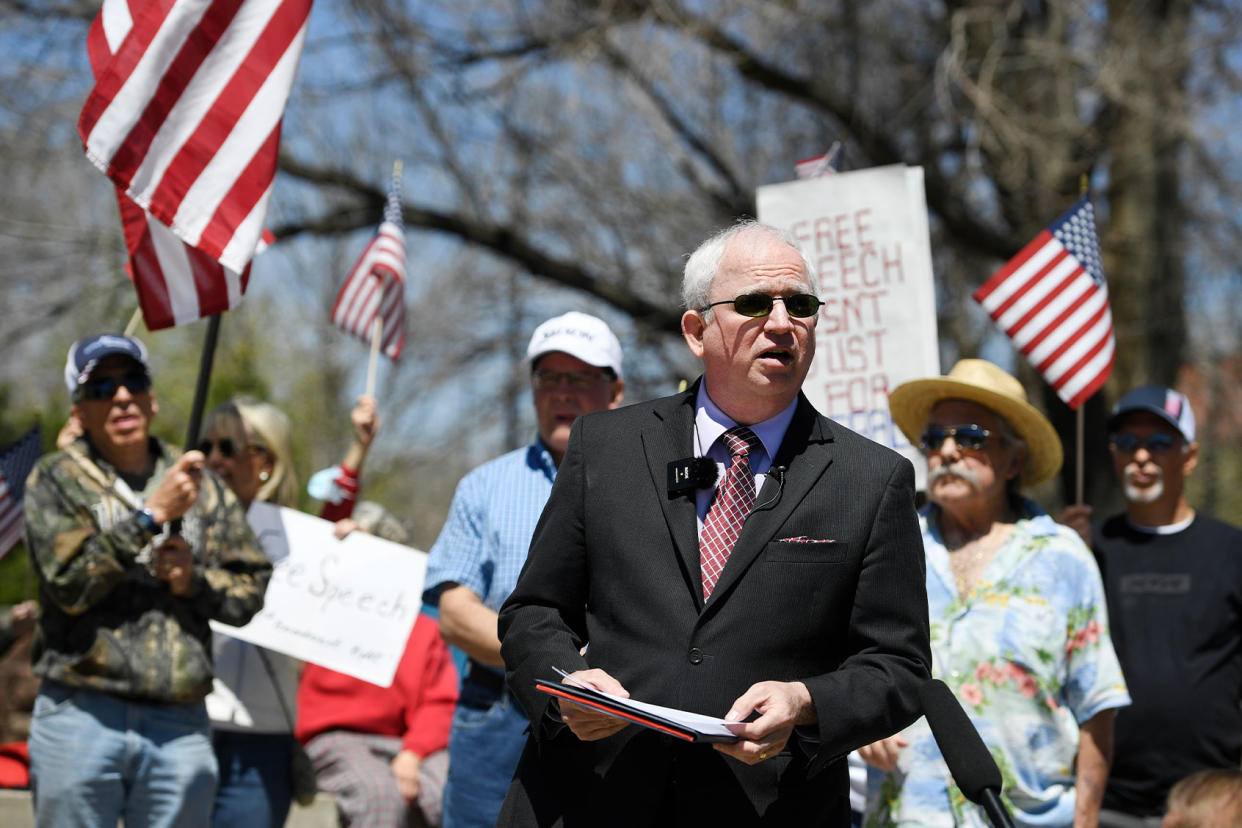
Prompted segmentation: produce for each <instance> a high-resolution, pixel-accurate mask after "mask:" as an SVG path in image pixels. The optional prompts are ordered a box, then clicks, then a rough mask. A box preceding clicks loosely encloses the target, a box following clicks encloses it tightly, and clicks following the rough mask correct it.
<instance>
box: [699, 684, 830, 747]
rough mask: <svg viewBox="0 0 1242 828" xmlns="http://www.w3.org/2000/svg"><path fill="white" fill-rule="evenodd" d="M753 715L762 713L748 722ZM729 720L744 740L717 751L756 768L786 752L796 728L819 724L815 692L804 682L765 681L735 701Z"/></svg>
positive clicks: (727, 716)
mask: <svg viewBox="0 0 1242 828" xmlns="http://www.w3.org/2000/svg"><path fill="white" fill-rule="evenodd" d="M752 713H758V714H759V718H757V719H755V720H754V721H752V722H744V721H743V720H744V719H746V718H749V717H750V715H751V714H752ZM725 721H726V722H731V723H736V724H734V725H732V726H731V729H734V732H736V733H737V734H738V736H740V737H741V739H740V740H739V741H737V742H733V743H731V744H718V745H716V746H715V747H716V750H718V751H720V752H721V753H725V754H728V755H729V756H732V757H733V758H734V759H738V760H740V761H742V762H745V763H746V764H748V765H755V764H758V763H759V762H762V761H764V760H766V759H771V758H772V757H773V756H775V755H777V754H778V753H780V752H781V751H782V750H784V749H785V744H786V742H788V741H789V737H790V736H791V735H792V734H793V729H794V727H795V726H796V725H811V724H815V723H816V722H817V721H818V716H817V715H816V712H815V704H814V702H813V701H812V700H811V693H810V691H809V690H807V688H806V685H805V684H803V683H802V682H800V681H761V682H758V683H757V684H753V685H751V687H750V689H749V690H747V691H746V692H745V693H743V694H742V695H741V696H740V697H739V698H738V700H737V701H735V702H733V706H732V707H731V708H730V709H729V712H728V713H726V714H725ZM739 725H740V727H739Z"/></svg>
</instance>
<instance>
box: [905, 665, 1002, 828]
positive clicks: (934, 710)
mask: <svg viewBox="0 0 1242 828" xmlns="http://www.w3.org/2000/svg"><path fill="white" fill-rule="evenodd" d="M919 700H920V701H921V702H922V703H923V713H924V715H926V716H927V724H928V725H930V726H931V732H932V735H933V736H935V737H936V744H938V745H939V746H940V753H941V755H942V756H944V762H945V764H946V765H948V766H949V773H951V774H953V781H954V782H956V783H957V787H958V788H959V789H960V790H961V792H962V794H963V795H964V796H965V797H966V798H967V799H969V800H970V801H971V802H974V803H975V804H976V805H980V806H982V807H983V810H984V812H985V813H987V815H988V819H989V820H990V821H991V823H992V824H993V825H995V826H996V828H1013V818H1012V817H1010V816H1009V811H1007V810H1006V809H1005V805H1004V803H1003V802H1001V798H1000V790H1001V774H1000V768H998V767H996V760H995V759H993V758H992V754H990V753H988V749H987V746H986V745H984V744H983V739H981V738H980V737H979V731H977V730H975V726H974V725H973V724H971V722H970V717H969V716H967V715H966V711H965V710H963V709H962V706H961V705H960V704H958V703H957V699H956V698H954V696H953V691H952V690H950V689H949V688H948V687H947V686H946V685H945V683H944V682H943V681H940V680H939V679H929V680H928V681H925V682H923V686H922V687H920V688H919Z"/></svg>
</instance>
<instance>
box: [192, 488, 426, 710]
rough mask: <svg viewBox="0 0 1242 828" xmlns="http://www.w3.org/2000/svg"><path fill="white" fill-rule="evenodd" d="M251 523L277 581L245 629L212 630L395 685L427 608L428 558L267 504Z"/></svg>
mask: <svg viewBox="0 0 1242 828" xmlns="http://www.w3.org/2000/svg"><path fill="white" fill-rule="evenodd" d="M246 517H247V518H248V519H249V521H250V527H251V528H252V529H254V533H255V535H257V536H258V538H259V545H260V546H262V547H263V551H264V553H265V554H266V555H267V557H268V559H269V560H271V562H272V565H273V572H272V579H271V581H269V582H268V585H267V593H266V595H265V596H264V599H263V609H262V610H260V611H259V613H258V614H257V615H255V617H254V618H252V619H250V623H249V624H247V625H246V626H244V627H230V626H228V625H227V624H221V623H219V622H218V621H212V622H211V629H212V631H213V632H216V633H221V634H223V635H231V636H233V637H234V638H240V639H241V640H242V641H249V642H250V643H252V644H258V645H259V646H261V647H266V648H268V649H269V650H275V651H277V652H280V653H284V654H286V655H290V656H293V657H294V658H297V659H301V660H302V661H309V662H311V663H313V664H319V665H321V666H323V667H327V668H328V669H330V670H336V671H337V672H338V673H346V674H348V675H351V676H354V677H355V678H360V679H362V680H363V681H369V682H371V683H372V684H377V685H379V686H380V687H388V686H389V685H391V684H392V679H393V676H394V675H396V672H397V662H399V661H400V660H401V655H402V653H404V652H405V642H406V640H407V639H408V638H409V637H410V630H411V629H413V627H414V619H415V618H416V617H417V616H418V612H419V609H420V608H421V607H422V595H423V575H424V574H425V573H426V570H427V553H425V552H420V551H419V550H417V549H411V548H410V547H408V546H402V545H401V544H398V543H392V542H390V541H386V540H384V539H383V538H377V537H375V536H374V535H368V534H366V533H364V532H351V533H350V534H349V535H347V536H346V537H345V539H344V540H339V539H338V538H337V537H336V536H335V535H334V534H333V533H332V523H330V522H329V521H326V520H321V519H320V518H317V517H313V516H311V515H308V514H305V513H303V512H299V511H297V510H296V509H286V508H284V507H281V506H274V505H272V504H270V503H253V504H251V506H250V511H249V512H247V514H246Z"/></svg>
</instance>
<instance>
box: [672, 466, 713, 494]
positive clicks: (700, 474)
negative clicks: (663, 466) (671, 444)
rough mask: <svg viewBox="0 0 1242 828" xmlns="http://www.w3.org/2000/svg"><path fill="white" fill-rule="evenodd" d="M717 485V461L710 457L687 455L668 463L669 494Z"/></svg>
mask: <svg viewBox="0 0 1242 828" xmlns="http://www.w3.org/2000/svg"><path fill="white" fill-rule="evenodd" d="M714 485H716V461H715V460H713V459H711V458H710V457H686V458H683V459H681V460H674V461H673V462H671V463H669V464H668V496H669V497H673V496H674V495H679V494H681V493H682V492H687V491H691V492H692V491H694V490H695V489H710V488H711V487H712V486H714Z"/></svg>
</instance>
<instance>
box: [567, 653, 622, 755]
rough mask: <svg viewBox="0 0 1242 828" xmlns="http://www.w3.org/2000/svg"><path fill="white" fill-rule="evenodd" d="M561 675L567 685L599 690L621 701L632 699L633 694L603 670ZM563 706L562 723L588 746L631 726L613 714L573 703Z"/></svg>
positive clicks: (568, 702) (568, 701) (569, 702)
mask: <svg viewBox="0 0 1242 828" xmlns="http://www.w3.org/2000/svg"><path fill="white" fill-rule="evenodd" d="M557 672H558V673H561V675H562V676H564V679H563V681H564V682H565V684H569V685H571V686H578V687H586V688H589V689H591V690H598V691H599V692H601V693H605V694H607V695H609V696H612V697H614V698H618V699H628V698H629V697H630V694H629V691H628V690H626V689H625V688H624V687H622V686H621V682H619V681H617V680H616V679H615V678H613V677H612V676H610V675H608V674H607V673H605V672H604V671H603V670H600V669H591V670H579V671H578V672H576V673H564V672H562V671H560V670H557ZM560 705H561V719H562V720H563V721H564V722H565V724H566V725H568V726H569V729H570V730H572V731H573V734H574V735H575V736H577V737H578V738H579V739H581V740H582V741H584V742H594V741H595V740H596V739H603V738H605V737H606V736H611V735H612V734H614V733H616V732H618V731H620V730H621V729H623V728H624V727H625V726H626V725H628V724H630V722H629V721H628V720H626V719H621V718H618V717H617V716H616V715H615V714H613V713H605V712H604V711H602V710H597V709H595V708H593V707H587V706H586V705H582V704H577V703H575V702H573V701H570V700H569V699H565V698H562V699H561V700H560Z"/></svg>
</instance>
